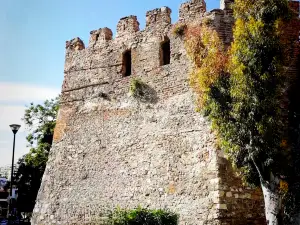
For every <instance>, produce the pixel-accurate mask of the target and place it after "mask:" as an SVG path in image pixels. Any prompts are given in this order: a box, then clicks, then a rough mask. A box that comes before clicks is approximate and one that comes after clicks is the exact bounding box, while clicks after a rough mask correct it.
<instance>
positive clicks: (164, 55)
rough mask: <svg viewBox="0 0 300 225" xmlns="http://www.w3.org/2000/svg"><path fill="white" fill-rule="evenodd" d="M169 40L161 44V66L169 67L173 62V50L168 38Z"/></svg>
mask: <svg viewBox="0 0 300 225" xmlns="http://www.w3.org/2000/svg"><path fill="white" fill-rule="evenodd" d="M166 39H167V40H166V41H164V42H162V43H161V46H160V65H161V66H163V65H167V64H170V60H171V48H170V39H169V38H166Z"/></svg>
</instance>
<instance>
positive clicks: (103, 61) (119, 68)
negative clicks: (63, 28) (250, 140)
mask: <svg viewBox="0 0 300 225" xmlns="http://www.w3.org/2000/svg"><path fill="white" fill-rule="evenodd" d="M221 2H222V9H215V10H212V11H210V12H206V4H205V2H204V0H191V1H189V2H186V3H183V4H182V5H181V6H180V10H179V18H180V19H179V23H191V22H193V23H196V22H201V20H202V19H203V18H209V19H210V20H211V26H212V27H213V28H214V29H216V31H217V32H218V34H219V35H220V37H221V38H222V40H223V42H224V44H225V45H229V44H230V42H231V41H232V26H233V17H232V10H231V8H230V7H229V6H228V4H230V3H231V2H232V1H227V0H222V1H221ZM170 15H171V10H170V9H169V8H168V7H162V8H158V9H154V10H151V11H149V12H147V14H146V27H145V29H144V30H140V28H139V22H138V20H137V17H136V16H128V17H124V18H122V19H121V20H120V21H119V23H118V25H117V33H116V35H115V38H113V34H112V31H111V30H110V29H109V28H101V29H98V30H95V31H92V32H91V36H90V40H89V44H88V46H87V47H85V45H84V43H83V42H82V40H81V39H80V38H75V39H73V40H71V41H68V42H67V44H66V60H65V69H64V82H63V86H62V94H61V105H60V110H59V115H58V121H57V125H56V128H55V134H54V145H53V148H52V150H51V153H50V156H49V161H48V164H47V168H46V171H45V174H44V177H43V181H42V185H41V187H40V191H39V194H38V197H37V203H36V206H35V209H34V214H33V219H32V223H33V224H34V225H44V224H101V223H100V222H99V221H101V220H103V217H105V215H106V212H107V211H108V210H111V209H113V208H115V207H116V206H120V207H122V208H126V207H127V208H134V207H137V206H138V205H141V206H143V207H149V208H167V209H170V210H172V211H173V212H176V213H178V214H179V216H180V224H181V225H183V224H189V225H196V224H211V225H214V224H215V225H217V224H224V225H225V224H228V225H229V224H235V225H238V224H243V225H244V224H264V213H263V203H262V196H261V193H260V191H257V190H252V189H250V188H247V187H243V185H242V182H241V180H240V178H239V177H237V176H236V175H235V174H234V173H233V171H232V169H231V165H230V164H229V163H228V161H227V160H226V159H225V158H224V156H223V154H222V153H221V152H220V151H219V150H218V149H217V148H216V146H215V139H216V137H215V135H214V134H213V132H212V131H211V129H210V123H209V122H208V121H207V120H206V118H203V117H202V116H201V115H200V114H199V113H197V112H195V109H194V97H193V93H192V92H191V90H190V88H189V84H188V75H189V69H190V66H191V64H190V62H189V60H188V58H187V55H186V51H185V48H184V41H183V38H181V37H177V36H176V35H174V34H173V32H172V31H173V25H172V23H171V17H170ZM135 78H139V79H140V80H141V81H142V82H143V83H144V84H146V86H147V93H148V94H150V95H149V96H151V98H144V99H136V98H134V97H132V96H131V95H130V94H128V92H129V87H130V83H131V80H132V79H135Z"/></svg>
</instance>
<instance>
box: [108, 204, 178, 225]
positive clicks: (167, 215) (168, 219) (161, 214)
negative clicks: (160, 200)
mask: <svg viewBox="0 0 300 225" xmlns="http://www.w3.org/2000/svg"><path fill="white" fill-rule="evenodd" d="M109 218H110V219H109V224H111V225H177V224H178V215H177V214H175V213H172V212H170V211H165V210H161V209H158V210H149V209H144V208H141V207H138V208H137V209H133V210H125V209H120V208H117V209H116V210H115V211H114V212H112V213H111V215H110V216H109Z"/></svg>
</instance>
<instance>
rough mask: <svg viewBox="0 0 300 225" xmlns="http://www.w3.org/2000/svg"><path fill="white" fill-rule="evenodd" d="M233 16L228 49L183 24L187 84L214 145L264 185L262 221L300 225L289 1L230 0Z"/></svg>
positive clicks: (298, 111)
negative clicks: (189, 62) (188, 67)
mask: <svg viewBox="0 0 300 225" xmlns="http://www.w3.org/2000/svg"><path fill="white" fill-rule="evenodd" d="M234 16H235V20H236V22H235V28H234V42H233V44H232V46H231V48H229V51H228V52H226V51H225V48H224V47H223V46H222V45H221V44H220V43H221V42H220V40H218V37H217V34H216V32H214V31H213V30H211V29H209V28H201V29H200V31H199V32H196V33H195V32H194V30H195V29H199V28H189V29H188V32H187V36H186V48H187V52H188V54H189V55H190V57H191V59H192V60H193V62H194V64H195V69H194V71H193V73H192V76H191V85H192V87H193V88H194V89H195V90H196V92H197V93H198V97H199V102H200V103H201V104H199V107H200V109H202V110H203V111H204V112H205V114H206V115H208V116H209V118H210V119H211V121H212V123H213V128H215V130H216V131H217V134H218V137H219V140H220V147H221V148H222V149H224V150H225V152H226V153H227V155H228V157H229V158H230V160H231V161H232V162H233V164H234V166H235V167H236V168H237V169H239V171H240V173H241V174H242V175H243V178H244V180H245V181H246V182H248V183H249V184H252V185H255V186H261V187H262V190H263V194H264V200H265V212H266V219H267V221H268V224H283V223H284V219H285V223H288V224H300V213H299V211H300V210H299V209H300V208H299V206H300V198H299V192H300V185H299V184H300V170H299V166H300V107H299V104H297V100H298V99H299V96H300V94H299V88H298V90H297V85H299V83H300V82H299V80H300V79H299V74H298V76H293V75H292V73H288V69H289V67H290V66H294V65H297V64H296V60H299V58H297V56H298V55H299V54H298V49H299V42H298V31H299V30H298V29H295V28H296V27H297V26H298V28H299V27H300V26H299V20H298V19H296V18H295V14H294V13H293V12H292V11H291V10H290V8H289V5H288V1H287V0H260V1H257V0H236V1H235V4H234ZM209 33H211V34H210V36H212V37H213V38H212V39H209V40H207V34H209ZM220 55H221V56H223V55H227V58H228V60H227V61H226V60H222V58H223V57H219V56H220ZM213 56H214V57H213ZM216 68H218V69H216ZM298 87H299V86H298Z"/></svg>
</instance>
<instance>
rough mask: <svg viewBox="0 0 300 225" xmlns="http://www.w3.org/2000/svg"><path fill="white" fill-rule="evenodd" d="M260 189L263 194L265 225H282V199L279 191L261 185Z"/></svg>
mask: <svg viewBox="0 0 300 225" xmlns="http://www.w3.org/2000/svg"><path fill="white" fill-rule="evenodd" d="M272 186H275V185H272ZM261 187H262V190H263V194H264V201H265V213H266V220H267V224H268V225H282V219H283V218H282V199H281V196H280V194H279V191H278V190H276V188H270V187H268V186H266V185H264V184H262V185H261Z"/></svg>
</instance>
